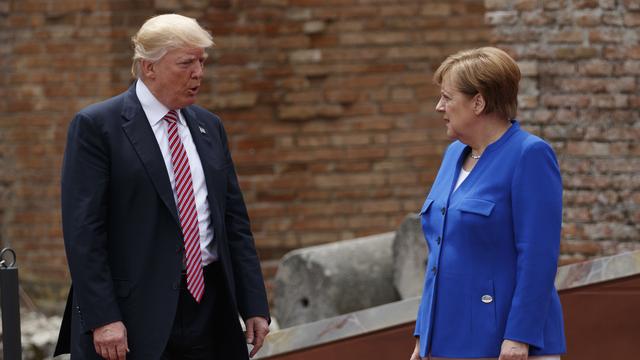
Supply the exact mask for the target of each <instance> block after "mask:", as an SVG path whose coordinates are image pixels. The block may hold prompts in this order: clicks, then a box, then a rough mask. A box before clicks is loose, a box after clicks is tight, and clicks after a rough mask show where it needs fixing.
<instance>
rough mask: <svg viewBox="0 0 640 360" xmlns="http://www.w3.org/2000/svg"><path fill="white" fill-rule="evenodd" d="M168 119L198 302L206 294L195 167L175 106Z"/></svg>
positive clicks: (190, 273)
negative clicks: (182, 134)
mask: <svg viewBox="0 0 640 360" xmlns="http://www.w3.org/2000/svg"><path fill="white" fill-rule="evenodd" d="M164 120H165V121H167V123H168V128H167V130H168V132H169V149H170V150H171V164H172V165H173V173H174V175H175V184H176V189H175V191H176V193H177V195H178V196H177V197H178V214H179V217H180V226H181V227H182V237H183V238H184V247H185V251H186V254H185V262H186V268H187V289H188V290H189V292H190V293H191V295H192V296H193V298H194V299H195V300H196V302H198V303H199V302H200V300H201V299H202V295H203V294H204V276H203V275H202V255H201V253H200V231H199V229H198V212H197V210H196V199H195V196H194V195H193V184H192V182H191V168H190V167H189V159H188V158H187V152H186V151H185V149H184V146H183V145H182V140H180V136H179V135H178V124H177V121H178V114H177V113H176V111H175V110H170V111H169V112H168V113H167V115H165V117H164Z"/></svg>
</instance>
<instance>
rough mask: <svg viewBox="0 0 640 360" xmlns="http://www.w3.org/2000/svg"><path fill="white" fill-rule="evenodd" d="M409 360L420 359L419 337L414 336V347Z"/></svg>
mask: <svg viewBox="0 0 640 360" xmlns="http://www.w3.org/2000/svg"><path fill="white" fill-rule="evenodd" d="M409 360H422V358H421V357H420V338H416V347H414V348H413V354H411V357H410V358H409Z"/></svg>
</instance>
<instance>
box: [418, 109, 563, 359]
mask: <svg viewBox="0 0 640 360" xmlns="http://www.w3.org/2000/svg"><path fill="white" fill-rule="evenodd" d="M469 151H470V148H469V147H468V146H466V145H464V144H463V143H461V142H459V141H456V142H454V143H452V144H451V145H450V146H449V148H448V149H447V151H446V153H445V155H444V159H443V161H442V166H441V167H440V170H439V171H438V175H437V177H436V180H435V182H434V183H433V186H432V187H431V191H430V192H429V195H428V196H427V199H426V201H425V202H424V205H423V206H422V210H421V211H420V216H421V221H422V230H423V232H424V235H425V238H426V241H427V244H428V246H429V249H430V251H429V259H428V264H427V269H426V276H425V282H424V290H423V295H422V301H421V303H420V307H419V310H418V316H417V321H416V328H415V333H414V335H415V336H418V337H419V338H420V356H422V357H426V356H427V354H428V353H431V354H432V355H433V356H439V357H458V358H459V357H462V358H473V357H497V356H499V354H500V346H501V344H502V341H503V340H504V339H510V340H515V341H520V342H524V343H527V344H529V345H530V351H529V352H530V354H531V355H545V354H549V355H550V354H561V353H564V352H565V347H566V346H565V340H564V330H563V320H562V308H561V306H560V300H559V297H558V293H557V291H556V289H555V286H554V280H555V275H556V269H557V263H558V254H559V245H560V227H561V223H562V179H561V177H560V171H559V168H558V163H557V160H556V157H555V154H554V153H553V150H552V149H551V147H550V146H549V145H548V144H547V143H545V142H544V141H543V140H541V139H540V138H538V137H536V136H534V135H531V134H529V133H527V132H525V131H523V130H521V129H520V125H519V124H518V122H516V121H514V122H512V126H511V127H510V128H509V129H508V130H507V132H506V133H505V134H504V135H503V136H502V137H501V138H500V139H498V140H497V141H496V142H494V143H492V144H491V145H489V146H488V147H487V149H486V150H485V151H484V153H483V154H482V157H481V158H480V160H478V162H477V164H476V166H475V167H474V169H473V171H471V173H470V174H469V176H468V177H467V179H465V181H464V182H463V183H462V184H461V185H460V187H459V188H458V189H457V190H456V191H453V189H454V186H455V183H456V180H457V178H458V174H459V173H460V168H461V166H462V162H463V160H464V158H465V156H466V154H468V152H469Z"/></svg>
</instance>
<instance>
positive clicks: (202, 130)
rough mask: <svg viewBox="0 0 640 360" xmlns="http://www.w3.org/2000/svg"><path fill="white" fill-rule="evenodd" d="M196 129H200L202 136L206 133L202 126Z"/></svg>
mask: <svg viewBox="0 0 640 360" xmlns="http://www.w3.org/2000/svg"><path fill="white" fill-rule="evenodd" d="M198 128H199V129H200V132H201V133H203V134H206V133H207V130H205V129H204V128H203V127H202V126H198Z"/></svg>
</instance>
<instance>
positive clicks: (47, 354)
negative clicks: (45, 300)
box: [0, 311, 69, 360]
mask: <svg viewBox="0 0 640 360" xmlns="http://www.w3.org/2000/svg"><path fill="white" fill-rule="evenodd" d="M61 322H62V318H61V317H60V316H46V315H44V314H42V313H39V312H36V311H25V312H22V314H20V330H21V334H22V338H21V342H22V358H23V359H24V360H51V359H53V358H52V355H53V350H54V348H55V344H56V342H57V340H58V331H59V330H60V323H61ZM0 335H1V333H0ZM0 359H3V356H2V342H0ZM67 359H69V357H68V356H59V357H57V358H56V360H67ZM4 360H12V359H4Z"/></svg>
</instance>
